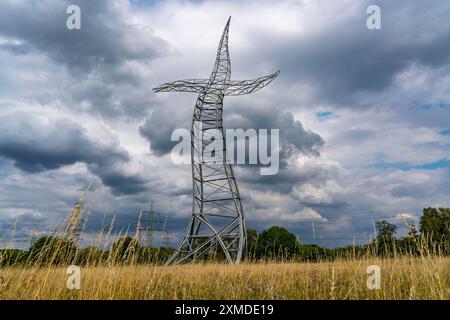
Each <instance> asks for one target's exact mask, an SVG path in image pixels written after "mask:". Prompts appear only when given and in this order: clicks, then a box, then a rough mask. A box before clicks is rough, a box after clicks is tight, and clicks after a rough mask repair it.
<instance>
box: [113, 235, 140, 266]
mask: <svg viewBox="0 0 450 320" xmlns="http://www.w3.org/2000/svg"><path fill="white" fill-rule="evenodd" d="M141 252H142V247H141V245H140V244H139V242H138V241H137V240H136V239H134V238H132V237H130V236H127V237H121V238H119V239H118V240H117V241H116V242H115V243H113V244H112V246H111V250H110V251H109V260H110V261H111V262H113V263H119V264H126V263H132V262H137V261H138V258H139V255H140V254H141Z"/></svg>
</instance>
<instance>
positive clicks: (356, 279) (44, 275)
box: [0, 194, 450, 299]
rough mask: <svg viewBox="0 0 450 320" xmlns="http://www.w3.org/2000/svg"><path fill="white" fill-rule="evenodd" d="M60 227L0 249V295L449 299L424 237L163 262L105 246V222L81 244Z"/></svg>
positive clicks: (439, 257)
mask: <svg viewBox="0 0 450 320" xmlns="http://www.w3.org/2000/svg"><path fill="white" fill-rule="evenodd" d="M84 197H85V194H84V195H82V198H80V201H81V200H84ZM79 203H80V202H78V204H79ZM76 208H78V209H77V210H82V206H80V205H78V206H76ZM71 216H73V213H72V214H71ZM79 216H81V214H79ZM67 225H68V224H67V223H65V224H63V226H61V227H60V228H59V229H60V230H62V232H56V233H55V234H56V235H62V236H61V237H58V238H56V240H55V239H53V240H52V239H50V240H48V242H46V243H44V244H43V246H42V247H41V248H40V250H39V251H38V252H36V254H34V253H33V252H30V254H29V255H28V256H27V257H26V260H25V262H24V261H22V260H20V259H19V258H20V257H17V261H15V260H14V259H13V260H12V261H11V258H10V257H7V256H5V255H6V253H5V252H0V266H2V265H3V267H0V299H450V258H448V257H446V256H445V252H446V251H445V250H446V249H445V248H442V246H440V245H439V244H438V243H437V244H436V245H432V246H430V243H429V242H430V239H424V238H418V239H417V240H415V241H417V242H416V243H415V246H414V248H415V250H414V252H413V251H408V250H406V251H405V250H402V249H399V248H396V247H395V246H394V247H393V251H392V252H391V254H389V255H387V256H386V258H380V257H379V248H378V247H371V248H370V250H367V251H365V253H364V254H362V255H361V254H356V251H355V250H353V251H347V253H346V254H343V255H342V256H337V257H334V258H336V260H334V261H322V262H314V263H306V262H305V263H299V262H294V261H292V260H291V261H290V260H289V259H287V260H285V261H281V262H278V263H275V262H270V261H267V262H261V261H249V262H247V263H244V264H241V265H226V264H220V263H217V262H213V261H209V262H204V263H197V264H190V265H181V266H170V267H165V266H161V265H156V264H149V263H142V261H140V260H139V256H138V252H137V250H134V249H135V248H136V246H135V245H136V242H135V239H134V240H133V241H131V242H129V243H128V244H127V246H126V248H125V250H124V247H123V246H121V245H120V242H119V245H117V246H116V247H114V246H108V243H109V244H110V243H111V239H112V238H113V235H112V230H113V227H112V226H113V222H112V223H111V224H110V226H109V228H107V230H106V228H105V227H102V230H101V232H100V233H99V235H98V238H97V239H96V240H95V242H94V243H92V246H91V247H90V248H89V249H82V250H79V249H77V248H76V247H75V246H74V245H73V243H71V242H70V239H67V238H64V237H63V235H64V234H65V233H66V230H67ZM69 225H70V224H69ZM124 234H125V235H126V234H128V232H127V231H125V233H124ZM118 236H121V234H119V235H118ZM74 250H75V251H74ZM81 255H84V263H83V265H80V267H81V287H80V289H79V290H77V289H74V290H70V289H68V287H67V285H66V283H67V280H68V277H69V275H68V274H67V273H66V271H67V266H68V265H70V264H73V263H77V261H79V260H78V259H79V257H80V256H81ZM8 259H9V260H8ZM6 260H8V261H9V263H7V264H5V263H3V264H2V261H3V262H4V261H6ZM19 260H20V261H19ZM153 261H154V260H153ZM369 265H378V266H379V267H380V268H381V288H380V289H373V290H370V289H368V288H367V278H368V274H367V267H368V266H369Z"/></svg>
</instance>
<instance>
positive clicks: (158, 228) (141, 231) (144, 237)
mask: <svg viewBox="0 0 450 320" xmlns="http://www.w3.org/2000/svg"><path fill="white" fill-rule="evenodd" d="M163 224H164V221H163V218H162V214H161V213H159V212H155V211H154V210H153V201H152V202H150V210H144V209H142V210H141V212H140V213H139V219H138V224H137V227H136V236H135V238H136V240H137V241H139V242H140V243H143V244H144V245H145V246H147V247H151V246H152V245H153V236H154V233H155V232H162V231H163V228H164V227H163Z"/></svg>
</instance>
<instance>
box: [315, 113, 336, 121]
mask: <svg viewBox="0 0 450 320" xmlns="http://www.w3.org/2000/svg"><path fill="white" fill-rule="evenodd" d="M331 116H333V112H331V111H319V112H317V113H316V117H317V119H319V120H327V119H330V118H331Z"/></svg>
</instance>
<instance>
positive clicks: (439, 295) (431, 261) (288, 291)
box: [0, 257, 450, 300]
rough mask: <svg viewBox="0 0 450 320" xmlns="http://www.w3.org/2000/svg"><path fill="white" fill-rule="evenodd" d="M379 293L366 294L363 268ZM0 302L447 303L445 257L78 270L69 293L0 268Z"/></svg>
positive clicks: (42, 272) (37, 271) (38, 273)
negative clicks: (377, 273)
mask: <svg viewBox="0 0 450 320" xmlns="http://www.w3.org/2000/svg"><path fill="white" fill-rule="evenodd" d="M369 265H379V266H380V268H381V288H380V289H372V290H369V289H368V288H367V285H366V282H367V278H368V275H367V267H368V266H369ZM0 277H1V284H0V299H446V300H448V299H450V258H443V257H427V258H412V257H409V258H408V257H399V258H396V259H386V260H382V259H378V258H374V259H363V260H354V261H334V262H322V263H267V264H265V263H259V264H257V263H252V264H242V265H223V264H213V263H205V264H193V265H182V266H171V267H164V266H152V265H135V266H133V265H132V266H110V267H107V266H101V267H86V268H81V287H80V289H79V290H77V289H74V290H69V289H68V288H67V286H66V281H67V278H68V275H67V274H66V268H62V267H40V268H37V267H30V266H28V267H24V268H21V267H9V268H3V269H0Z"/></svg>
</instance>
